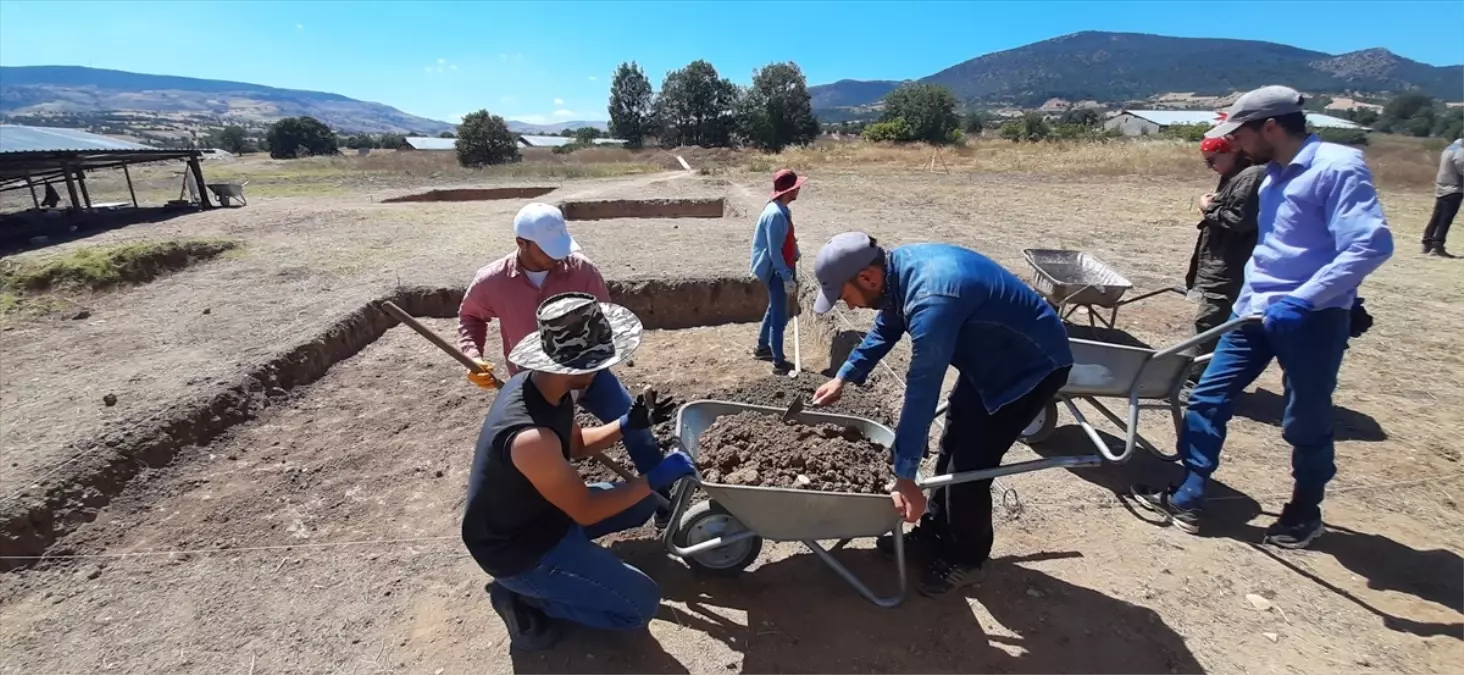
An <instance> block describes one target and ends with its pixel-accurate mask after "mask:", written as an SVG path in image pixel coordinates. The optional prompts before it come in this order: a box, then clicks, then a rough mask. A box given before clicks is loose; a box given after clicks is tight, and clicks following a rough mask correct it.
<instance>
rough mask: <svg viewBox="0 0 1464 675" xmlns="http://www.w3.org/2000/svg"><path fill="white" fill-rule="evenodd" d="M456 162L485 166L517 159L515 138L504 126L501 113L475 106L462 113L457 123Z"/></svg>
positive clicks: (506, 125) (517, 152) (464, 164)
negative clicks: (474, 108)
mask: <svg viewBox="0 0 1464 675" xmlns="http://www.w3.org/2000/svg"><path fill="white" fill-rule="evenodd" d="M457 156H458V164H461V165H463V166H473V167H478V166H485V165H488V164H508V163H509V162H516V161H518V159H519V150H518V139H516V138H514V135H513V134H512V133H511V132H509V130H508V123H507V122H504V121H503V118H502V117H499V116H497V115H494V114H491V113H489V112H488V111H487V110H479V111H478V112H475V113H469V114H468V115H466V116H464V117H463V123H462V124H461V125H459V126H458V139H457Z"/></svg>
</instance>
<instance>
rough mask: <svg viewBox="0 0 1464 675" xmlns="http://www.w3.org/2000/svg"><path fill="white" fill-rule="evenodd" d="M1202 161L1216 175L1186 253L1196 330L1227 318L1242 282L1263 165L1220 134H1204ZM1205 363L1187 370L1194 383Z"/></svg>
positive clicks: (1203, 348)
mask: <svg viewBox="0 0 1464 675" xmlns="http://www.w3.org/2000/svg"><path fill="white" fill-rule="evenodd" d="M1200 153H1201V154H1202V155H1203V156H1204V158H1205V164H1206V165H1207V166H1209V167H1210V168H1211V169H1212V170H1214V171H1215V173H1218V174H1220V185H1219V186H1217V187H1216V188H1215V191H1214V192H1211V193H1209V194H1206V195H1204V196H1202V197H1200V211H1201V212H1202V213H1203V214H1204V220H1201V221H1200V223H1199V225H1198V226H1197V227H1198V228H1199V230H1200V235H1199V237H1198V238H1197V239H1196V240H1195V251H1194V254H1193V255H1192V256H1191V257H1190V264H1189V272H1188V273H1187V274H1186V275H1185V287H1186V288H1187V289H1188V290H1189V291H1190V293H1191V296H1192V297H1197V298H1198V300H1199V309H1198V311H1197V312H1196V313H1195V333H1196V334H1199V333H1203V332H1205V331H1207V330H1209V329H1211V328H1214V327H1216V326H1218V325H1220V324H1222V323H1225V322H1226V321H1227V320H1229V319H1230V315H1231V312H1232V308H1233V306H1234V305H1235V298H1236V296H1238V295H1240V286H1241V284H1242V283H1243V282H1244V281H1245V264H1246V261H1248V260H1250V257H1251V250H1252V249H1254V248H1255V247H1256V219H1257V216H1258V215H1259V213H1260V189H1261V180H1262V179H1263V178H1265V177H1266V170H1265V167H1264V166H1257V165H1253V164H1251V162H1250V160H1248V159H1246V157H1245V156H1244V155H1242V154H1241V153H1240V152H1239V151H1238V150H1236V149H1234V148H1232V147H1231V145H1230V142H1229V141H1227V140H1225V139H1223V138H1207V139H1205V141H1204V142H1203V143H1201V144H1200ZM1218 341H1219V338H1216V339H1213V340H1210V341H1208V342H1206V343H1204V344H1202V345H1200V346H1199V347H1198V350H1199V351H1198V354H1197V355H1203V354H1208V353H1210V352H1212V351H1214V350H1215V343H1216V342H1218ZM1204 371H1205V366H1204V364H1200V365H1198V366H1196V367H1195V370H1194V372H1192V373H1190V381H1192V382H1198V381H1199V379H1200V374H1201V373H1203V372H1204Z"/></svg>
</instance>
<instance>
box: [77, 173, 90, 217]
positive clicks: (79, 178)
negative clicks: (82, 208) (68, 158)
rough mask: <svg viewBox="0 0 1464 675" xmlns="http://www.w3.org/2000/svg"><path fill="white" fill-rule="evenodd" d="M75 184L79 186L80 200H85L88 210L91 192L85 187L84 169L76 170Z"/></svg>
mask: <svg viewBox="0 0 1464 675" xmlns="http://www.w3.org/2000/svg"><path fill="white" fill-rule="evenodd" d="M76 184H77V185H80V186H81V201H83V202H86V210H88V211H90V210H91V207H92V205H91V193H90V192H88V191H87V189H86V171H85V170H84V169H77V170H76Z"/></svg>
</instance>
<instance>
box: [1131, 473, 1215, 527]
mask: <svg viewBox="0 0 1464 675" xmlns="http://www.w3.org/2000/svg"><path fill="white" fill-rule="evenodd" d="M1129 494H1131V495H1132V496H1133V498H1134V501H1136V502H1138V504H1139V506H1142V507H1144V509H1145V510H1147V511H1151V512H1153V513H1157V514H1159V515H1161V516H1164V522H1165V523H1167V524H1170V525H1173V526H1175V527H1177V528H1179V530H1180V531H1181V532H1188V533H1190V534H1198V533H1199V531H1200V509H1186V508H1183V507H1181V506H1179V505H1177V504H1175V503H1174V488H1173V487H1170V488H1168V489H1166V490H1155V489H1153V488H1151V487H1147V486H1144V485H1135V486H1133V488H1131V489H1130V490H1129Z"/></svg>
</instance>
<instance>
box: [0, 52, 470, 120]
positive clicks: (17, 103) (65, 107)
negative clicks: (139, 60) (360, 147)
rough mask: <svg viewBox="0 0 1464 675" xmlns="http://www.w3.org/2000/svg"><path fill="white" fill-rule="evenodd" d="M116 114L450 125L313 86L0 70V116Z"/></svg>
mask: <svg viewBox="0 0 1464 675" xmlns="http://www.w3.org/2000/svg"><path fill="white" fill-rule="evenodd" d="M119 112H120V113H132V112H136V113H148V114H155V115H157V116H159V117H162V118H165V119H180V120H189V121H190V122H195V123H197V124H199V125H201V126H210V125H222V124H225V123H237V124H241V125H244V126H259V125H262V124H267V123H270V122H273V121H275V120H278V119H281V118H284V117H295V116H299V115H309V116H311V117H314V118H316V119H318V120H320V121H322V122H324V123H325V124H327V125H328V126H330V127H331V128H332V129H335V130H336V131H339V132H369V133H430V134H436V133H439V132H442V131H451V130H452V129H453V128H454V127H453V125H451V124H448V123H447V122H442V121H438V120H431V119H427V118H425V117H417V116H416V115H409V114H407V113H404V112H402V111H400V110H397V109H396V108H393V107H391V106H388V105H384V104H381V103H372V102H369V101H358V100H356V99H353V98H347V97H345V96H341V95H339V94H328V93H325V92H318V91H301V90H297V89H278V88H275V87H266V86H263V85H258V84H246V83H243V82H227V81H223V80H203V79H196V78H191V77H173V76H168V75H145V74H141V73H128V72H124V71H120V70H105V69H101V68H83V67H80V66H22V67H0V114H5V115H10V116H24V117H27V118H44V117H49V116H70V117H72V118H83V119H84V118H85V117H86V116H89V115H97V114H100V113H119ZM124 117H125V116H124ZM210 123H211V124H210Z"/></svg>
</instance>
